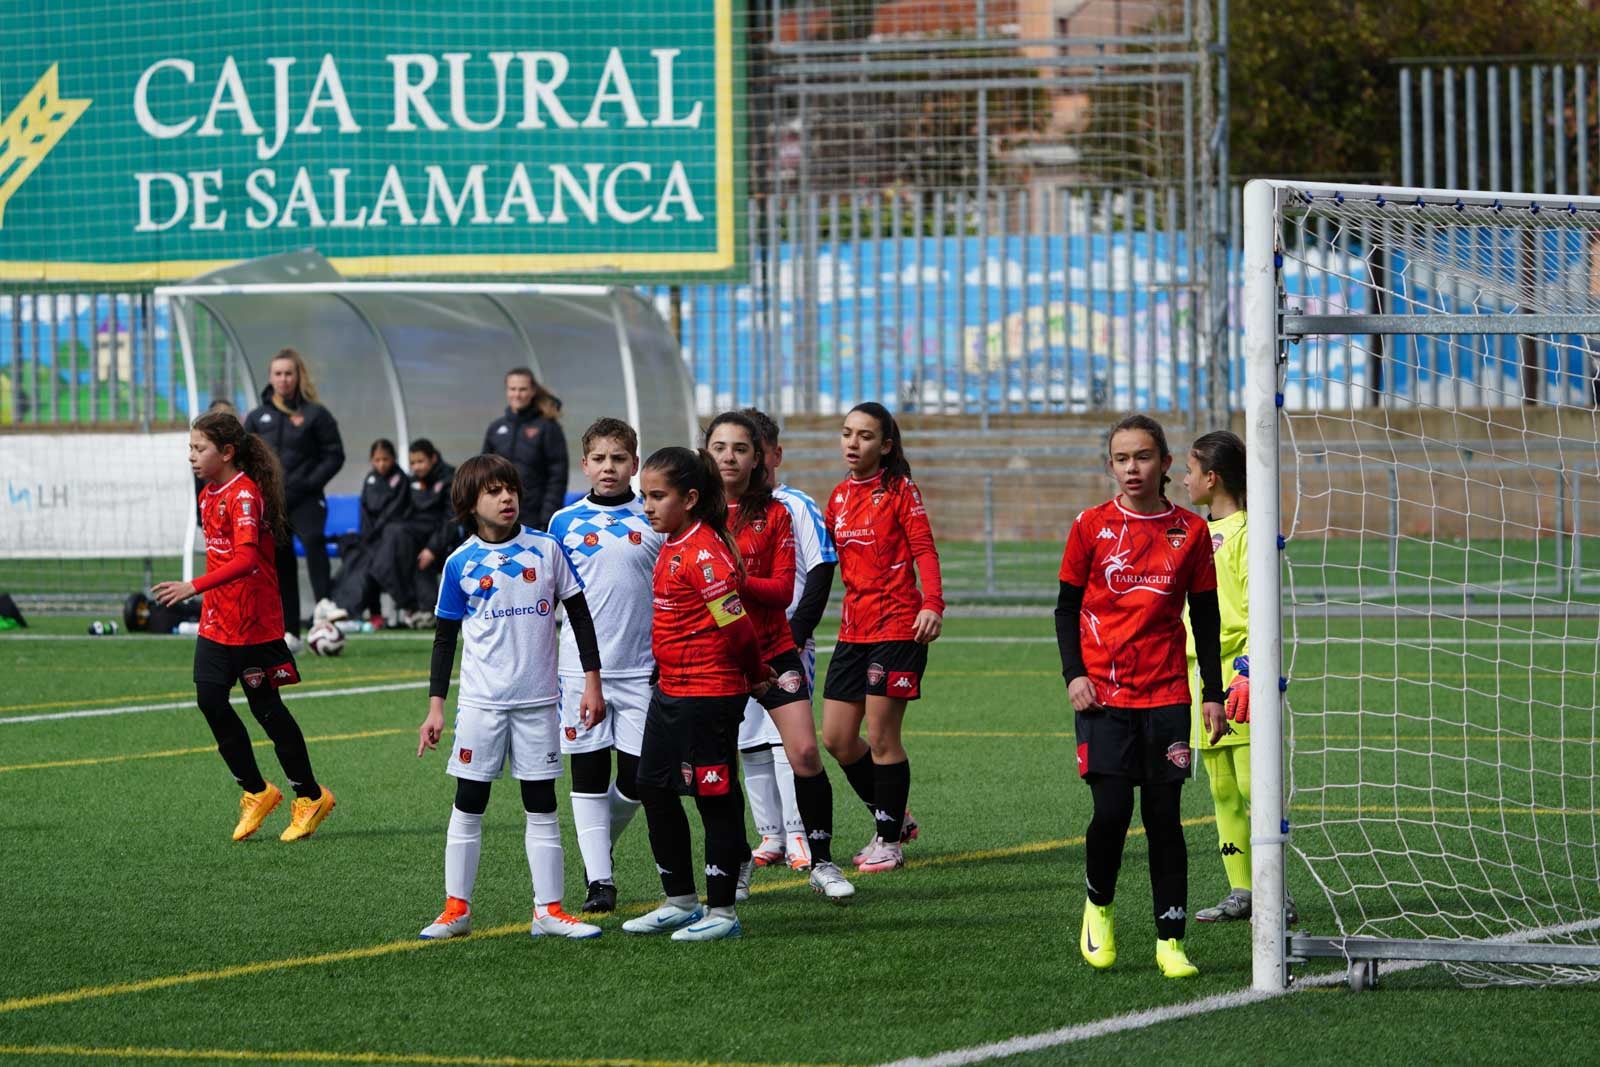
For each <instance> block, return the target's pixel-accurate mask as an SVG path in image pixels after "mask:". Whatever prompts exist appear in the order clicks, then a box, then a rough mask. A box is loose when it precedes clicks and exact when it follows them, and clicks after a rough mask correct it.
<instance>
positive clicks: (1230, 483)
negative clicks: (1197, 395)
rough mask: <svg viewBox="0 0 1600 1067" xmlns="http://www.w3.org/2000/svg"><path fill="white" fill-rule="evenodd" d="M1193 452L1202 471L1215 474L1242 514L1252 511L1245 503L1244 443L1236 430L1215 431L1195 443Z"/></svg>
mask: <svg viewBox="0 0 1600 1067" xmlns="http://www.w3.org/2000/svg"><path fill="white" fill-rule="evenodd" d="M1189 451H1190V452H1192V453H1193V454H1194V458H1195V459H1197V460H1199V461H1200V469H1201V470H1202V471H1204V472H1205V473H1207V474H1215V475H1216V476H1217V480H1218V481H1220V482H1221V483H1222V488H1224V489H1226V490H1227V491H1228V495H1229V496H1231V497H1233V499H1234V502H1235V503H1237V504H1238V505H1239V510H1241V511H1248V510H1250V509H1249V506H1248V505H1247V504H1246V503H1245V471H1244V442H1243V441H1241V440H1239V435H1238V434H1236V433H1234V432H1233V431H1232V430H1213V431H1211V432H1210V433H1208V434H1204V435H1202V436H1200V437H1198V438H1196V439H1195V442H1194V444H1193V445H1190V446H1189Z"/></svg>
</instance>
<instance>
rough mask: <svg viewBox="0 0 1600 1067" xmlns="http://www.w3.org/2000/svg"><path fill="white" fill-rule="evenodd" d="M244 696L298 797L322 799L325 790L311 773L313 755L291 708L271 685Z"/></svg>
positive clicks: (247, 691)
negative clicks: (291, 713) (285, 704)
mask: <svg viewBox="0 0 1600 1067" xmlns="http://www.w3.org/2000/svg"><path fill="white" fill-rule="evenodd" d="M244 696H245V699H246V700H248V701H249V702H250V711H251V712H252V713H253V714H254V715H255V717H256V721H257V722H259V723H260V724H261V728H262V729H264V730H266V731H267V736H268V737H270V738H272V750H273V751H274V752H276V753H277V754H278V763H279V764H281V765H282V767H283V773H284V774H285V775H286V776H287V777H288V779H289V785H290V786H291V787H293V789H294V793H295V796H299V797H305V798H306V799H308V800H316V799H318V798H319V797H321V796H322V787H321V786H319V785H318V784H317V776H316V775H315V774H312V773H311V755H310V753H308V752H307V751H306V738H305V735H304V734H302V733H301V732H300V724H299V723H297V722H295V721H294V716H293V715H290V714H289V709H288V708H286V707H284V706H283V699H282V698H281V697H280V696H278V691H277V690H276V689H273V688H272V687H271V686H262V687H261V688H260V689H251V688H249V687H248V686H246V687H245V691H244Z"/></svg>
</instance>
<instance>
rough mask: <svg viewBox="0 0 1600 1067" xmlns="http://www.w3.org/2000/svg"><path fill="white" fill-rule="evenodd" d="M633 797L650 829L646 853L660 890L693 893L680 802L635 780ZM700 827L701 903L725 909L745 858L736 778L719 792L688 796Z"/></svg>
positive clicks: (669, 893) (691, 866)
mask: <svg viewBox="0 0 1600 1067" xmlns="http://www.w3.org/2000/svg"><path fill="white" fill-rule="evenodd" d="M639 799H640V801H642V802H643V804H644V815H645V819H646V821H647V822H648V823H649V829H650V851H651V852H653V853H654V854H655V860H656V866H657V867H659V868H660V870H661V888H662V889H664V890H665V891H666V894H667V896H669V897H681V896H689V895H691V894H693V893H694V859H693V857H692V856H691V855H690V849H689V818H688V816H687V815H685V814H684V811H683V801H682V800H681V799H680V798H679V796H678V794H677V793H676V792H674V791H672V790H670V789H663V788H661V787H660V786H656V785H651V784H649V783H648V782H640V783H639ZM694 804H695V807H697V808H699V809H700V821H701V823H702V824H704V826H705V830H706V903H707V904H709V905H710V906H711V907H713V908H731V907H732V906H733V898H734V892H735V889H736V888H737V883H738V875H739V867H740V866H741V865H743V864H744V863H745V861H747V860H748V859H749V858H750V844H749V842H748V841H746V840H745V836H744V793H743V791H742V790H741V789H740V788H739V780H738V777H737V776H733V777H732V780H731V781H729V783H728V791H727V792H726V793H724V794H722V795H721V796H712V797H701V796H697V797H695V798H694Z"/></svg>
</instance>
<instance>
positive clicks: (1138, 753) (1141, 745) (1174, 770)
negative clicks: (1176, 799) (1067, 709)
mask: <svg viewBox="0 0 1600 1067" xmlns="http://www.w3.org/2000/svg"><path fill="white" fill-rule="evenodd" d="M1073 726H1074V729H1075V732H1076V733H1077V738H1078V775H1079V776H1080V777H1088V776H1089V775H1091V774H1112V775H1117V776H1120V777H1123V778H1127V779H1129V780H1130V781H1132V782H1135V783H1145V782H1149V783H1152V784H1158V783H1161V782H1179V781H1182V780H1183V779H1185V778H1188V777H1189V776H1190V775H1192V774H1193V773H1194V769H1193V762H1194V761H1193V753H1191V752H1190V751H1189V705H1187V704H1172V705H1170V706H1168V707H1164V708H1104V709H1101V710H1099V711H1080V712H1078V713H1077V714H1076V715H1075V716H1074V720H1073Z"/></svg>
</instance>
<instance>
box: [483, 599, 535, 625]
mask: <svg viewBox="0 0 1600 1067" xmlns="http://www.w3.org/2000/svg"><path fill="white" fill-rule="evenodd" d="M551 610H552V609H551V607H550V601H548V600H546V599H545V598H544V597H540V598H539V602H538V603H537V604H514V605H512V606H511V607H509V608H495V607H486V608H484V609H483V610H482V611H480V612H479V613H478V618H480V619H490V620H493V619H510V618H514V617H515V616H518V615H538V616H540V617H543V616H545V615H548V614H550V612H551Z"/></svg>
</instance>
